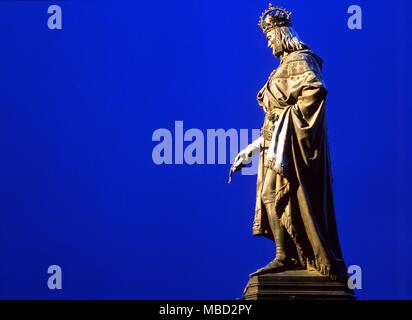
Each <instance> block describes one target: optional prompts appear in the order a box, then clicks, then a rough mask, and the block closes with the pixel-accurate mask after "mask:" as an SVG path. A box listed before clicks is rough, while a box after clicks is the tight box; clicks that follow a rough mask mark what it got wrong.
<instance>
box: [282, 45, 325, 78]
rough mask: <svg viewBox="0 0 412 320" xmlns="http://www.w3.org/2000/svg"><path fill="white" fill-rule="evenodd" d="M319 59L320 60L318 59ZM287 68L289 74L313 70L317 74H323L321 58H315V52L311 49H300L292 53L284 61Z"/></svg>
mask: <svg viewBox="0 0 412 320" xmlns="http://www.w3.org/2000/svg"><path fill="white" fill-rule="evenodd" d="M317 59H318V61H317ZM282 64H283V65H284V68H285V69H286V70H287V74H288V76H289V77H290V76H295V75H299V74H303V73H305V72H308V71H313V72H314V73H315V74H316V75H319V76H320V75H321V73H322V72H321V67H320V66H319V64H321V59H320V58H315V54H314V53H313V52H312V51H310V50H299V51H295V52H292V53H290V54H289V55H288V56H287V57H286V58H285V59H284V61H283V63H282Z"/></svg>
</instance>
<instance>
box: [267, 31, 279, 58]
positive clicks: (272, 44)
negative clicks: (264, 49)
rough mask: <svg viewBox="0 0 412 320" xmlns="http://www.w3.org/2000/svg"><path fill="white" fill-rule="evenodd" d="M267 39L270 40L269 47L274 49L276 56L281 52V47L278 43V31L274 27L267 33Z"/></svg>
mask: <svg viewBox="0 0 412 320" xmlns="http://www.w3.org/2000/svg"><path fill="white" fill-rule="evenodd" d="M266 39H267V40H268V48H270V49H272V53H273V55H274V56H275V57H277V56H279V54H280V53H281V52H280V51H281V48H278V46H277V45H276V31H275V29H272V30H270V31H268V32H267V33H266Z"/></svg>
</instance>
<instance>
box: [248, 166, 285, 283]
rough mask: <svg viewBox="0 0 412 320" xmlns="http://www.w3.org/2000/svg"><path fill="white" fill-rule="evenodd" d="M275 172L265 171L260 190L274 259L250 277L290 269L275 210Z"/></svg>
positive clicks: (282, 227)
mask: <svg viewBox="0 0 412 320" xmlns="http://www.w3.org/2000/svg"><path fill="white" fill-rule="evenodd" d="M275 186H276V172H274V171H273V170H271V169H268V170H267V173H266V175H265V181H264V183H263V189H262V197H261V198H262V202H263V204H264V206H265V209H266V212H267V215H268V220H269V224H270V229H271V231H272V234H273V238H274V240H275V243H276V257H275V259H273V260H272V261H271V262H269V263H268V264H267V265H266V266H264V267H263V268H260V269H258V270H257V271H255V272H254V273H252V274H251V276H254V275H257V274H263V273H272V272H281V271H284V270H286V269H289V268H291V264H290V261H289V260H290V257H288V254H287V252H286V250H285V236H286V230H285V228H284V226H283V225H282V224H281V222H280V219H279V217H278V216H277V214H276V209H275V190H276V188H275Z"/></svg>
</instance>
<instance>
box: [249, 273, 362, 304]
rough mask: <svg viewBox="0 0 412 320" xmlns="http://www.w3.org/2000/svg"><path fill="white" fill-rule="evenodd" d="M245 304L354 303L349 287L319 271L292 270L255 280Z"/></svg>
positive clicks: (266, 275)
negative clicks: (256, 302) (259, 302)
mask: <svg viewBox="0 0 412 320" xmlns="http://www.w3.org/2000/svg"><path fill="white" fill-rule="evenodd" d="M242 299H244V300H261V299H263V300H264V299H267V300H354V299H356V298H355V296H354V294H353V292H352V291H351V290H349V289H348V288H347V285H346V283H341V282H336V281H332V280H330V279H329V278H328V277H326V276H322V275H321V274H319V273H318V272H316V271H313V272H312V271H307V270H290V271H284V272H280V273H269V274H264V275H258V276H253V277H251V278H250V279H249V282H248V284H247V285H246V288H245V290H244V292H243V296H242Z"/></svg>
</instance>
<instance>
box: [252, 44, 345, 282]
mask: <svg viewBox="0 0 412 320" xmlns="http://www.w3.org/2000/svg"><path fill="white" fill-rule="evenodd" d="M321 69H322V60H321V59H320V58H319V57H318V56H317V55H315V54H314V53H313V52H312V51H310V50H309V49H305V50H299V51H295V52H292V53H290V54H288V55H286V56H285V57H283V58H282V60H281V63H280V65H279V67H278V68H277V69H275V70H274V71H273V72H272V74H271V75H270V77H269V80H268V81H267V83H266V84H265V86H264V87H263V88H262V90H261V91H260V92H259V93H258V97H257V98H258V103H259V105H260V106H261V107H263V109H264V111H265V120H264V125H263V128H262V135H263V137H264V147H263V148H262V150H261V152H260V160H259V172H258V178H257V199H256V200H257V201H256V208H255V217H254V222H253V234H254V235H263V236H266V237H268V238H270V239H272V240H273V235H272V232H271V229H270V225H269V221H268V215H267V212H266V210H265V206H264V204H263V202H262V198H261V193H262V187H263V183H264V179H265V176H266V174H267V172H268V170H269V169H270V170H274V171H275V172H276V175H277V176H276V187H275V188H276V190H275V192H274V194H275V199H273V200H274V202H275V204H276V214H277V215H278V217H279V218H280V221H281V223H282V225H283V226H284V227H285V229H286V230H287V232H288V234H289V236H290V239H292V243H293V244H294V248H295V249H296V256H297V258H298V259H299V261H300V263H301V265H303V266H307V267H309V266H311V267H313V268H316V269H317V270H318V271H319V272H320V273H321V274H323V275H327V276H329V277H331V278H332V279H344V278H346V267H345V264H344V262H343V259H342V254H341V250H340V245H339V241H338V234H337V227H336V221H335V209H334V203H333V194H332V176H331V163H330V155H329V148H328V140H327V128H326V116H325V100H326V95H327V90H326V88H325V85H324V83H323V80H322V73H321Z"/></svg>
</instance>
